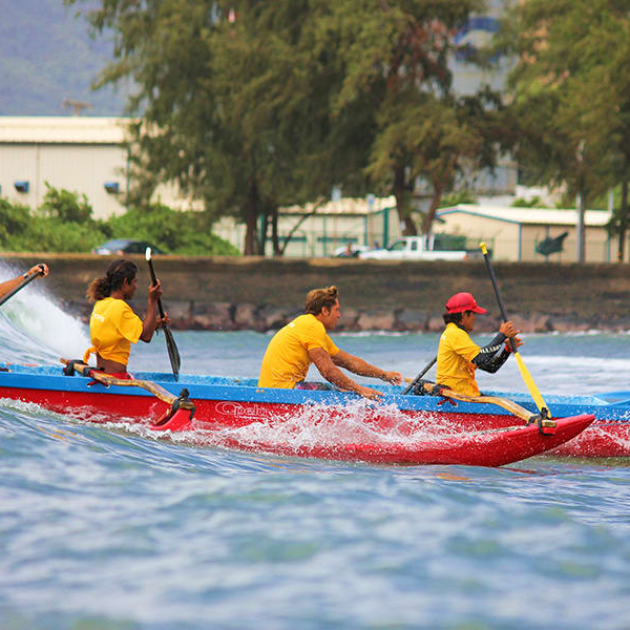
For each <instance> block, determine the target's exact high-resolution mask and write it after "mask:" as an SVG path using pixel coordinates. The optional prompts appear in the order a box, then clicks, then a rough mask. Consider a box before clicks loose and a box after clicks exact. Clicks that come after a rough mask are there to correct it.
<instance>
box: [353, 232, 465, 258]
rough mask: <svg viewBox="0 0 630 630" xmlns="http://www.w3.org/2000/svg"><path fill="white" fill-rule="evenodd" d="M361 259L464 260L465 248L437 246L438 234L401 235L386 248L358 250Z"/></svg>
mask: <svg viewBox="0 0 630 630" xmlns="http://www.w3.org/2000/svg"><path fill="white" fill-rule="evenodd" d="M359 258H361V259H362V260H466V259H467V258H468V252H466V251H465V250H447V249H440V248H439V235H437V234H425V235H424V236H402V237H401V238H399V239H397V240H395V241H394V242H393V243H392V244H391V245H389V247H387V249H373V250H371V251H368V252H360V253H359Z"/></svg>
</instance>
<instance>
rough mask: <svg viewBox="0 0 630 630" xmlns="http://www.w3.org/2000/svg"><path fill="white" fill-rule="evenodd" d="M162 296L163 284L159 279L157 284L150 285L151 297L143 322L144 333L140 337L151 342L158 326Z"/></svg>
mask: <svg viewBox="0 0 630 630" xmlns="http://www.w3.org/2000/svg"><path fill="white" fill-rule="evenodd" d="M160 297H162V284H161V283H160V281H159V280H158V281H157V283H156V284H152V285H150V286H149V297H148V302H147V312H146V315H145V316H144V321H143V322H142V334H141V335H140V339H142V341H145V342H146V343H149V341H151V338H152V337H153V333H154V332H155V329H156V328H157V327H158V324H159V318H158V300H159V299H160Z"/></svg>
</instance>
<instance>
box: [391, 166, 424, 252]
mask: <svg viewBox="0 0 630 630" xmlns="http://www.w3.org/2000/svg"><path fill="white" fill-rule="evenodd" d="M408 188H409V187H408V186H407V184H406V183H405V167H404V166H397V167H396V168H395V169H394V197H396V209H397V210H398V219H399V220H400V223H401V227H402V233H403V236H417V234H418V230H417V228H416V225H415V223H414V222H413V220H412V219H411V216H410V212H409V208H408V205H407V198H408V196H409V195H408V192H409V191H408ZM383 247H387V243H383Z"/></svg>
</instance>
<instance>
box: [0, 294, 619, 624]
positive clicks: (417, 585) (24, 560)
mask: <svg viewBox="0 0 630 630" xmlns="http://www.w3.org/2000/svg"><path fill="white" fill-rule="evenodd" d="M36 284H39V283H36ZM42 284H43V283H42ZM31 289H32V290H31ZM41 291H42V287H41V286H38V287H34V286H33V285H30V287H29V288H28V289H25V291H24V292H23V293H24V295H22V293H20V294H18V295H17V296H16V297H15V298H13V299H12V300H11V301H10V302H8V303H7V304H6V305H4V306H3V307H1V308H0V333H1V334H2V339H3V344H2V347H1V348H0V361H2V362H13V363H34V364H41V363H45V364H50V363H56V362H57V361H58V359H59V357H60V356H65V357H72V358H78V357H80V356H81V355H82V353H83V350H84V349H85V348H86V347H87V345H88V340H87V329H86V328H85V326H84V325H83V324H81V323H80V322H78V321H77V320H76V319H74V318H73V317H72V316H71V314H67V313H63V312H62V311H61V310H60V309H59V307H57V306H56V304H55V302H54V299H52V298H51V297H50V296H47V295H46V294H44V293H41ZM342 306H343V305H342ZM174 334H175V338H176V341H177V344H178V346H179V349H180V352H181V355H182V371H183V372H188V373H202V374H217V375H224V376H234V375H241V376H257V373H258V367H259V364H260V360H261V358H262V355H263V353H264V350H265V347H266V344H267V342H268V341H269V339H270V336H269V335H265V334H257V333H252V332H242V333H204V332H177V331H176V332H175V333H174ZM334 338H335V340H336V342H337V344H338V345H339V346H340V347H342V348H343V349H344V350H346V351H348V352H351V353H353V354H358V355H360V356H362V357H364V358H365V359H367V360H368V361H370V362H372V363H375V364H377V365H379V366H382V367H386V368H389V369H398V370H400V371H402V372H403V373H404V374H405V375H407V376H411V377H413V376H415V375H416V373H417V372H419V371H420V369H421V368H422V367H424V365H425V364H426V363H428V362H429V361H430V360H431V358H432V357H433V355H434V354H435V350H436V346H437V335H415V334H404V335H403V334H399V335H396V334H378V333H373V334H360V335H350V334H348V335H336V336H335V337H334ZM478 339H479V340H480V341H485V340H487V339H488V337H487V336H485V337H484V336H479V337H478ZM525 341H526V345H525V346H524V347H523V348H522V356H523V359H524V360H525V361H526V364H527V366H528V368H529V370H530V372H531V373H532V376H533V377H534V379H535V381H536V383H537V384H538V386H539V388H540V389H541V390H542V391H543V393H545V392H546V393H566V394H571V393H595V392H598V391H605V390H613V389H630V383H629V380H628V371H629V368H630V335H626V334H601V333H597V332H595V331H593V332H591V333H588V334H581V335H527V336H526V337H525ZM130 370H131V371H133V370H151V371H168V370H169V363H168V357H167V354H166V349H165V346H164V339H163V337H162V336H159V337H157V338H155V339H154V341H153V342H152V343H151V344H149V345H146V344H140V345H139V346H138V347H135V348H134V349H133V352H132V359H131V362H130ZM311 376H313V377H315V374H314V373H311ZM366 382H367V381H366ZM480 383H481V386H482V389H483V388H484V387H485V388H486V389H498V390H505V391H526V388H525V386H524V385H523V383H522V381H521V380H520V376H519V373H518V370H517V368H516V365H515V363H514V362H512V361H509V362H508V363H507V364H506V365H505V366H504V368H503V369H502V370H501V371H500V372H499V373H497V374H496V375H486V374H482V375H481V376H480ZM629 464H630V462H627V461H624V460H570V459H551V458H534V459H530V460H526V461H524V462H521V463H519V464H515V465H513V466H509V467H504V468H498V469H484V468H474V467H464V466H404V467H403V466H377V465H368V464H362V463H340V462H333V461H318V460H312V459H310V460H309V459H297V458H284V457H277V456H270V455H265V454H252V453H243V452H238V451H230V450H226V449H217V448H209V447H200V446H190V445H188V446H186V445H183V444H179V443H175V442H172V441H169V440H165V439H159V440H158V439H150V438H149V437H148V436H147V435H144V434H142V435H140V434H138V433H137V432H135V433H134V432H132V431H125V430H124V429H120V428H117V429H109V428H106V427H101V426H95V425H88V424H84V423H82V422H80V421H79V420H78V419H77V418H73V417H72V416H71V415H60V414H53V413H50V412H48V411H46V410H44V409H42V408H39V407H37V406H35V405H23V404H19V403H15V402H11V401H8V400H0V628H2V629H3V630H4V629H10V630H17V629H26V628H28V629H31V628H37V629H39V628H43V629H57V628H62V629H65V628H68V629H76V630H91V629H94V630H109V629H118V628H120V629H125V630H128V629H129V630H131V629H155V630H189V629H196V628H220V629H222V628H226V629H228V628H230V629H232V628H234V629H240V628H269V629H275V628H298V629H302V628H304V629H320V628H322V629H323V628H369V629H384V628H396V629H401V628H448V629H466V630H473V629H474V630H478V629H485V628H509V629H512V628H514V629H520V628H522V629H529V628H554V629H556V628H584V629H587V628H588V629H592V628H598V629H621V628H628V627H630V467H629Z"/></svg>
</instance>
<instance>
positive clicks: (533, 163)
mask: <svg viewBox="0 0 630 630" xmlns="http://www.w3.org/2000/svg"><path fill="white" fill-rule="evenodd" d="M629 8H630V5H629V4H628V2H627V1H623V0H615V1H611V0H554V2H548V1H545V0H528V1H527V2H523V3H515V4H514V5H513V7H512V10H511V11H510V12H509V13H508V14H507V15H506V17H505V20H504V25H503V29H502V37H501V46H502V49H503V50H504V51H505V52H507V53H508V54H510V55H513V56H514V57H515V58H516V60H517V62H516V65H515V67H514V70H513V72H512V73H511V76H510V89H511V92H512V94H513V99H514V100H513V104H512V111H513V121H514V124H515V126H517V130H518V133H517V134H515V138H516V140H515V150H516V154H517V157H518V159H519V161H520V163H521V164H522V165H523V166H524V167H525V168H527V169H528V170H529V171H530V173H532V174H533V175H534V177H535V178H536V179H537V180H538V181H540V182H544V183H547V184H551V185H560V184H562V185H566V186H567V187H568V190H569V192H570V193H572V194H574V195H581V196H582V198H583V199H584V200H585V202H586V201H587V200H589V199H593V198H594V197H596V196H598V195H601V194H602V193H603V192H605V191H606V190H607V189H609V188H610V187H613V186H615V185H620V186H621V189H622V200H621V205H620V207H619V208H618V209H617V219H616V226H617V231H618V232H619V234H620V240H619V255H620V259H623V255H624V254H623V247H624V242H625V233H626V230H627V226H628V218H627V207H626V206H627V196H628V192H627V191H628V181H629V176H630V143H629V142H628V140H630V73H629V72H628V59H630V13H629V11H628V10H629Z"/></svg>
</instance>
